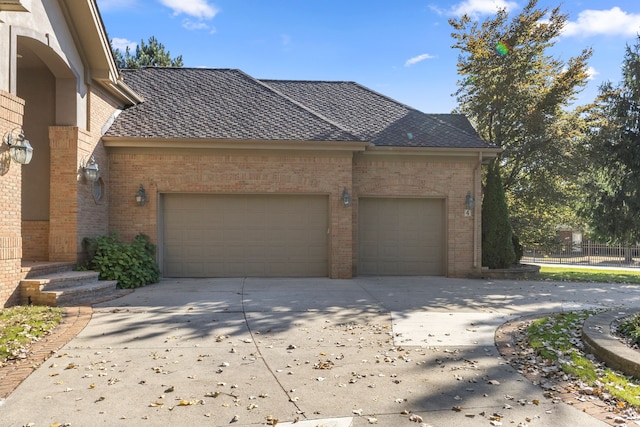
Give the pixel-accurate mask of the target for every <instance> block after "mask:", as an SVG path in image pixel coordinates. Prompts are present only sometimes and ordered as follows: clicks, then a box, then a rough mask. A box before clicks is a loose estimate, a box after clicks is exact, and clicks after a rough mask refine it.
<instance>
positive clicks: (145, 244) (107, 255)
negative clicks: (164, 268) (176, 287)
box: [83, 233, 160, 289]
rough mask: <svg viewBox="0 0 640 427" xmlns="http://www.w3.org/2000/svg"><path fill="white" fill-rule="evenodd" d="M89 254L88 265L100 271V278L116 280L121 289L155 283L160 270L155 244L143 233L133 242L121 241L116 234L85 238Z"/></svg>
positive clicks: (84, 241)
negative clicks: (156, 258) (156, 259)
mask: <svg viewBox="0 0 640 427" xmlns="http://www.w3.org/2000/svg"><path fill="white" fill-rule="evenodd" d="M83 243H84V245H85V248H86V250H87V252H88V255H89V260H88V262H87V267H88V268H89V269H91V270H95V271H97V272H99V273H100V280H117V281H118V287H119V288H122V289H130V288H137V287H140V286H145V285H148V284H150V283H156V282H157V281H158V279H159V278H160V269H159V268H158V264H156V261H155V252H156V247H155V245H154V244H153V243H151V241H150V240H149V237H148V236H147V235H145V234H138V235H137V236H136V237H135V239H134V240H133V242H132V243H125V242H122V241H120V239H119V238H118V236H117V234H115V233H112V234H110V235H108V236H100V237H94V238H85V239H84V240H83Z"/></svg>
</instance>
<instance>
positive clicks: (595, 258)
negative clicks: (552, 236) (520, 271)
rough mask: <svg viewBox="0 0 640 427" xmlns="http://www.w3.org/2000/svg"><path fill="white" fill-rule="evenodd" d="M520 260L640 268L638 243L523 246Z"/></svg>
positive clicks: (639, 247) (639, 246)
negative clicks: (633, 244)
mask: <svg viewBox="0 0 640 427" xmlns="http://www.w3.org/2000/svg"><path fill="white" fill-rule="evenodd" d="M521 262H524V263H527V262H532V263H545V264H546V263H548V264H571V265H593V266H602V267H630V268H640V245H636V246H630V247H629V246H621V245H614V246H611V245H606V244H601V243H591V242H583V243H570V244H558V245H555V246H549V247H544V248H535V247H533V248H526V247H525V248H524V256H523V257H522V261H521Z"/></svg>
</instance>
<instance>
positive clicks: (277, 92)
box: [238, 70, 363, 141]
mask: <svg viewBox="0 0 640 427" xmlns="http://www.w3.org/2000/svg"><path fill="white" fill-rule="evenodd" d="M238 71H240V72H241V73H242V74H244V75H245V76H247V77H249V78H250V79H252V80H255V81H256V82H258V83H259V84H260V85H262V86H263V87H265V88H267V89H269V90H270V91H271V92H273V93H275V94H277V95H278V96H281V97H282V98H284V99H286V100H287V101H289V102H291V103H293V104H295V105H297V106H298V107H300V108H302V109H303V110H305V111H307V112H309V113H311V114H313V115H314V116H316V117H318V118H320V119H321V120H323V121H325V122H327V123H329V124H330V125H332V126H335V127H336V128H338V129H340V130H341V131H343V132H346V133H347V134H349V135H351V136H353V137H354V138H356V139H357V140H359V141H363V139H362V138H361V137H360V136H358V135H356V134H354V133H353V132H351V131H350V130H349V129H347V128H345V127H344V126H343V125H341V124H340V123H336V122H334V121H333V120H331V119H330V118H328V117H326V116H325V115H323V114H320V113H319V112H317V111H315V110H313V109H311V108H310V107H308V106H307V105H305V104H303V103H301V102H299V101H296V100H295V99H293V98H291V97H290V96H287V95H285V94H284V93H282V92H280V91H279V90H277V89H275V88H273V87H271V86H269V85H268V84H267V83H264V81H263V80H262V79H257V78H255V77H252V76H251V75H249V74H247V73H245V72H244V71H242V70H238ZM267 81H278V82H284V81H290V82H291V81H300V80H277V79H267ZM308 81H309V82H316V80H308Z"/></svg>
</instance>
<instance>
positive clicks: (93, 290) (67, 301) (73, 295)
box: [44, 280, 118, 307]
mask: <svg viewBox="0 0 640 427" xmlns="http://www.w3.org/2000/svg"><path fill="white" fill-rule="evenodd" d="M117 284H118V282H117V281H115V280H100V281H99V282H95V283H88V284H85V285H79V286H75V287H73V288H64V289H59V290H55V291H45V292H44V293H45V294H55V296H56V305H57V306H58V307H62V306H73V305H83V304H90V303H92V302H94V301H96V300H98V299H101V298H102V297H105V296H109V295H114V296H115V294H116V292H117V290H118V289H117Z"/></svg>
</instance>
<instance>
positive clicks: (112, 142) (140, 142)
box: [102, 136, 371, 152]
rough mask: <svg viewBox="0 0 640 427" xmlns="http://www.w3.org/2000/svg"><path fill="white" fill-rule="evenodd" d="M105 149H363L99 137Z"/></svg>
mask: <svg viewBox="0 0 640 427" xmlns="http://www.w3.org/2000/svg"><path fill="white" fill-rule="evenodd" d="M102 141H103V142H104V146H105V147H107V148H174V149H175V148H178V149H185V148H199V149H233V150H300V151H351V152H357V151H364V150H366V149H367V147H369V146H370V145H371V144H370V143H369V142H365V141H290V140H240V139H214V138H211V139H207V138H199V139H195V138H131V137H115V136H103V137H102Z"/></svg>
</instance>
